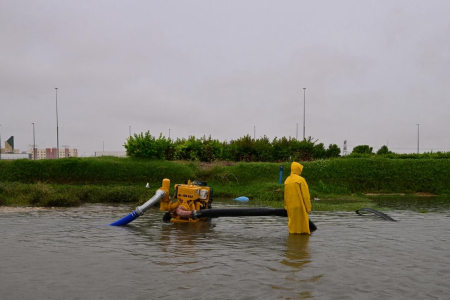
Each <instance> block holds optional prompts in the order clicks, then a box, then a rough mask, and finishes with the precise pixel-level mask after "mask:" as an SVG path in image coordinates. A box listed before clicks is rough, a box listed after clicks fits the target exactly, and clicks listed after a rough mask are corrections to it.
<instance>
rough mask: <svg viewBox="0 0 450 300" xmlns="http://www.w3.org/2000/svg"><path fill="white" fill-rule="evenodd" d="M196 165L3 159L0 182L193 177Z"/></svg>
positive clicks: (138, 180)
mask: <svg viewBox="0 0 450 300" xmlns="http://www.w3.org/2000/svg"><path fill="white" fill-rule="evenodd" d="M195 170H196V166H195V165H193V164H178V163H175V162H168V161H155V160H143V159H130V158H115V157H102V158H64V159H58V160H37V161H34V160H26V159H21V160H14V161H0V182H1V181H5V182H22V183H37V182H46V183H58V184H64V183H75V184H110V183H132V184H134V183H143V182H160V181H161V180H162V179H164V178H171V179H172V180H175V181H177V182H179V181H184V180H186V178H193V174H194V171H195Z"/></svg>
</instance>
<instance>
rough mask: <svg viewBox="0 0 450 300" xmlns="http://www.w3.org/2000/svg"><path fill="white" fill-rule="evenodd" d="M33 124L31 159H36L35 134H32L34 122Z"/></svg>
mask: <svg viewBox="0 0 450 300" xmlns="http://www.w3.org/2000/svg"><path fill="white" fill-rule="evenodd" d="M31 124H33V160H35V159H36V136H35V134H34V123H31Z"/></svg>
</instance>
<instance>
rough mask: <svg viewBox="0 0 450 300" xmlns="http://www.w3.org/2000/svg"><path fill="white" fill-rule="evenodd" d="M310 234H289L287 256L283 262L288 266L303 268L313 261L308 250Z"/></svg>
mask: <svg viewBox="0 0 450 300" xmlns="http://www.w3.org/2000/svg"><path fill="white" fill-rule="evenodd" d="M308 242H309V235H303V234H289V235H288V237H287V239H286V254H285V256H286V258H285V259H283V260H282V261H281V263H282V264H283V265H285V266H288V267H293V268H296V269H297V270H301V269H303V268H304V267H305V266H306V264H308V263H310V262H311V255H310V253H309V251H308Z"/></svg>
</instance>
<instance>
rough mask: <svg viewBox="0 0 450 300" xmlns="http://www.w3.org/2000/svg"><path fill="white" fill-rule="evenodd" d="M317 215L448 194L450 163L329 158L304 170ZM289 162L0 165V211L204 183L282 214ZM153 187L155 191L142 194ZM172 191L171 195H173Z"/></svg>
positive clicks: (120, 198)
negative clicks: (402, 197)
mask: <svg viewBox="0 0 450 300" xmlns="http://www.w3.org/2000/svg"><path fill="white" fill-rule="evenodd" d="M302 164H303V165H304V170H303V174H302V176H304V177H305V179H306V181H307V182H308V185H309V188H310V193H311V199H314V198H318V199H321V200H319V201H313V209H314V210H328V211H329V210H348V211H351V210H356V209H359V208H361V207H373V208H376V205H375V202H373V201H372V200H371V199H370V198H368V197H365V196H364V195H363V193H406V194H413V193H415V192H423V193H432V194H439V195H448V194H450V160H438V159H414V160H396V159H381V158H360V159H331V160H319V161H314V162H307V163H302ZM280 165H282V166H283V167H284V172H283V178H282V180H283V181H284V180H285V179H286V177H287V176H288V175H289V173H290V163H282V164H277V163H238V164H231V163H227V162H216V163H213V164H200V163H194V162H171V161H157V160H146V159H133V158H114V157H101V158H64V159H59V160H40V161H32V160H16V161H0V205H33V206H73V205H80V204H83V203H96V202H108V203H142V202H144V201H145V200H147V199H148V198H150V197H151V196H152V195H153V194H154V192H155V191H156V189H157V188H159V187H160V185H161V181H162V179H163V178H169V179H170V180H171V183H172V187H173V185H174V184H176V183H185V182H186V181H187V180H202V181H207V182H208V185H209V186H211V187H212V188H213V189H214V195H215V197H225V198H236V197H239V196H247V197H249V198H251V199H252V202H253V203H257V204H261V205H266V206H273V207H283V193H284V186H283V185H282V184H279V183H278V180H279V170H280ZM147 182H148V183H150V186H151V189H145V187H144V186H145V184H146V183H147ZM172 192H173V191H171V193H172Z"/></svg>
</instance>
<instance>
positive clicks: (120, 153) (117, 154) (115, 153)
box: [95, 151, 127, 157]
mask: <svg viewBox="0 0 450 300" xmlns="http://www.w3.org/2000/svg"><path fill="white" fill-rule="evenodd" d="M95 156H115V157H127V152H126V151H98V152H95Z"/></svg>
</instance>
